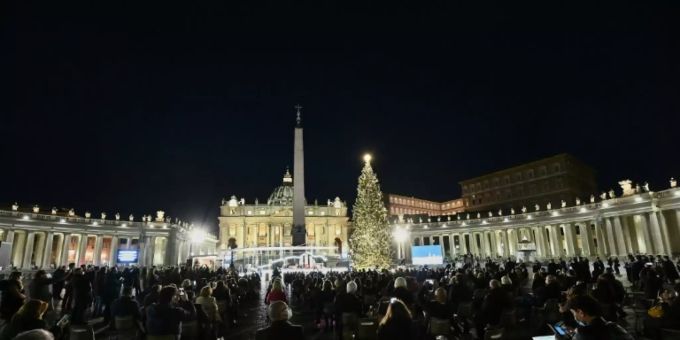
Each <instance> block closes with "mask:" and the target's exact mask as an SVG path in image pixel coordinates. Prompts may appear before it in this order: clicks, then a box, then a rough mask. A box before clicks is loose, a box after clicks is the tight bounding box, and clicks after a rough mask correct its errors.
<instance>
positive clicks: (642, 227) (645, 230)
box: [634, 214, 654, 254]
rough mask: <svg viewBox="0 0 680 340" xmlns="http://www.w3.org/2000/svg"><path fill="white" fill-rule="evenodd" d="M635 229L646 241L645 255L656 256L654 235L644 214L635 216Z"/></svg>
mask: <svg viewBox="0 0 680 340" xmlns="http://www.w3.org/2000/svg"><path fill="white" fill-rule="evenodd" d="M634 221H635V224H636V225H635V227H636V228H637V231H638V233H637V234H638V235H640V234H642V238H643V239H644V241H645V253H647V254H654V241H653V240H652V234H651V231H650V230H649V224H648V223H647V217H646V216H645V215H644V214H641V215H635V217H634Z"/></svg>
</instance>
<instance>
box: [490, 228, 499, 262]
mask: <svg viewBox="0 0 680 340" xmlns="http://www.w3.org/2000/svg"><path fill="white" fill-rule="evenodd" d="M489 243H491V256H493V257H498V255H499V253H498V238H497V237H496V232H495V231H490V232H489Z"/></svg>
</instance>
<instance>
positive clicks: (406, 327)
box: [378, 298, 413, 340]
mask: <svg viewBox="0 0 680 340" xmlns="http://www.w3.org/2000/svg"><path fill="white" fill-rule="evenodd" d="M411 321H412V317H411V312H410V311H409V309H408V308H407V307H406V305H405V304H404V303H403V302H402V301H401V300H399V299H396V298H392V299H391V300H390V304H389V305H388V307H387V313H386V314H385V316H384V317H383V318H382V320H380V323H379V324H378V340H391V339H413V331H412V328H411Z"/></svg>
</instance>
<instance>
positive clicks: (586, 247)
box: [579, 221, 595, 257]
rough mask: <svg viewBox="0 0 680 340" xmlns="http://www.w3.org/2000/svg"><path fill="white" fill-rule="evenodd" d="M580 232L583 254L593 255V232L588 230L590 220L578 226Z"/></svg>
mask: <svg viewBox="0 0 680 340" xmlns="http://www.w3.org/2000/svg"><path fill="white" fill-rule="evenodd" d="M579 231H580V232H581V246H582V248H583V256H586V257H590V256H593V255H594V250H595V243H594V242H593V234H592V232H591V230H590V222H589V221H586V222H585V224H584V225H583V226H581V227H580V229H579Z"/></svg>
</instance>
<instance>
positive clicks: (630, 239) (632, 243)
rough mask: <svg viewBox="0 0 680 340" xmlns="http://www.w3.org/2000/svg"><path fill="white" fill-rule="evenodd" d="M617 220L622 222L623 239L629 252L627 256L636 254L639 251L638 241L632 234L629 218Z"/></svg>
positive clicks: (623, 217)
mask: <svg viewBox="0 0 680 340" xmlns="http://www.w3.org/2000/svg"><path fill="white" fill-rule="evenodd" d="M617 218H618V219H619V220H620V221H621V222H620V223H621V229H623V239H624V240H625V241H626V249H627V250H628V252H627V254H632V253H635V251H636V250H637V249H638V247H637V240H636V239H635V238H634V236H633V234H631V230H630V226H629V224H628V217H627V216H619V217H617Z"/></svg>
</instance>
